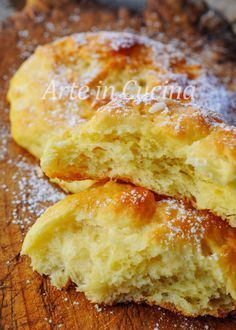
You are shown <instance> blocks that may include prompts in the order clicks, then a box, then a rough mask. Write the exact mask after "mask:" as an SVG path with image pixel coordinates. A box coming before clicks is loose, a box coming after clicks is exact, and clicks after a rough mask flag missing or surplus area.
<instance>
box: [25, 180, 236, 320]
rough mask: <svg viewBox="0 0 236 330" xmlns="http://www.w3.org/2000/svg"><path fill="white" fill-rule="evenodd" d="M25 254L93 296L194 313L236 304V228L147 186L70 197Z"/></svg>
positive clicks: (111, 186)
mask: <svg viewBox="0 0 236 330" xmlns="http://www.w3.org/2000/svg"><path fill="white" fill-rule="evenodd" d="M21 253H22V254H26V255H28V256H30V258H31V264H32V267H33V269H34V270H36V271H37V272H39V273H40V274H46V275H50V278H51V282H52V284H53V285H55V286H56V287H58V288H62V287H63V286H65V285H66V284H67V282H68V280H69V279H71V280H72V281H73V282H74V283H76V285H77V287H78V290H79V291H82V292H84V293H85V295H86V296H87V297H88V298H89V299H90V300H91V301H92V302H96V303H104V304H114V303H118V302H128V301H135V302H147V303H148V304H157V305H159V306H163V307H165V308H168V309H170V310H173V311H179V312H181V313H182V314H184V315H189V316H197V315H205V314H210V315H214V316H224V315H226V314H227V313H229V312H230V311H232V310H234V309H235V299H236V279H235V272H236V262H235V260H236V229H234V228H231V227H230V226H229V225H228V224H227V222H225V221H223V220H221V219H220V218H218V217H216V216H214V215H212V214H211V213H209V212H207V211H198V210H196V209H194V208H192V207H191V206H190V205H189V204H188V203H186V202H184V201H180V200H176V199H173V198H169V197H162V196H155V195H154V194H153V193H152V192H150V191H148V190H146V189H144V188H141V187H135V186H132V185H129V184H118V183H114V182H108V183H106V184H105V185H101V186H97V187H95V188H90V189H87V190H85V191H83V192H80V193H77V194H74V195H70V196H68V197H67V198H65V199H64V200H62V201H60V202H59V203H57V204H55V205H54V206H52V207H50V208H49V209H48V210H47V211H46V212H45V214H44V215H42V216H41V217H40V218H39V219H38V220H37V222H36V223H35V224H34V225H33V226H32V228H31V229H30V231H29V232H28V233H27V235H26V237H25V240H24V244H23V247H22V252H21Z"/></svg>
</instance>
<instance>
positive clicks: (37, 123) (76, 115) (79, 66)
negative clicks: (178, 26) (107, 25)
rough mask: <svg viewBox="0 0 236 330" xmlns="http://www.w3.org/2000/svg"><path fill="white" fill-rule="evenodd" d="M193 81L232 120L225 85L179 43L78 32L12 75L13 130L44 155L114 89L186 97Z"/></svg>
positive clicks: (201, 99) (66, 186)
mask: <svg viewBox="0 0 236 330" xmlns="http://www.w3.org/2000/svg"><path fill="white" fill-rule="evenodd" d="M134 82H135V84H134ZM126 83H127V84H128V85H126ZM188 85H191V86H195V87H196V90H195V95H196V100H197V101H198V102H200V103H203V104H205V103H206V100H207V98H206V94H207V95H209V94H211V91H214V98H210V99H211V102H210V105H211V106H213V107H216V106H215V105H217V108H218V110H219V111H221V110H222V109H223V110H224V112H225V115H226V116H228V115H229V118H231V113H229V114H228V113H227V111H229V110H230V106H229V104H228V103H227V102H226V101H225V100H226V99H227V97H226V94H227V93H225V91H224V97H220V95H221V91H222V86H218V87H220V88H218V87H217V86H216V85H215V83H213V82H212V79H208V76H207V75H206V74H205V73H204V70H203V69H202V68H201V66H200V65H199V64H196V63H195V64H194V63H193V62H192V61H191V60H190V59H186V58H185V57H184V55H183V54H182V53H180V52H179V51H177V50H176V48H175V47H173V46H171V45H169V44H168V45H165V44H162V43H160V42H156V41H152V40H150V39H148V38H145V37H141V36H138V35H134V34H131V33H126V32H125V33H124V32H123V33H121V32H98V33H80V34H76V35H72V36H69V37H65V38H62V39H59V40H57V41H55V42H52V43H50V44H47V45H44V46H39V47H38V48H37V49H36V51H35V53H34V54H33V55H32V56H30V58H29V59H28V60H27V61H25V62H24V63H23V64H22V66H21V67H20V68H19V70H18V71H17V72H16V74H15V75H14V77H13V78H12V80H11V82H10V88H9V92H8V100H9V102H10V120H11V133H12V136H13V138H14V139H15V141H16V142H17V143H18V144H19V145H21V146H22V147H24V148H25V149H27V150H28V151H29V152H30V153H32V154H33V155H34V156H36V157H37V158H40V157H41V155H42V153H43V150H44V147H45V144H46V142H47V141H48V139H49V138H50V137H51V136H52V135H53V134H54V133H55V132H56V133H58V132H59V131H60V130H64V129H70V128H73V127H77V126H78V125H80V123H81V122H83V121H86V120H88V119H90V118H91V117H92V116H93V115H94V113H95V112H96V110H97V108H98V107H99V106H101V105H103V104H106V103H107V102H108V101H109V100H110V93H112V89H111V87H112V86H113V87H114V92H120V91H121V90H122V91H123V89H124V88H125V90H126V91H127V92H130V93H137V92H138V91H140V92H141V93H143V92H146V91H150V90H152V88H153V87H158V86H164V87H165V86H169V87H171V86H172V87H173V89H171V90H170V93H171V96H172V97H179V98H180V99H181V98H182V97H183V95H182V94H183V93H182V92H183V90H184V88H186V87H188ZM212 85H214V87H213V88H212ZM86 87H88V88H89V90H88V89H87V88H86ZM103 87H104V88H103ZM106 87H107V89H106ZM175 87H177V89H175ZM139 88H141V89H140V90H139ZM178 88H180V89H178ZM156 91H158V89H157V90H156ZM216 91H218V93H217V92H216ZM160 92H162V91H160ZM164 92H165V90H164ZM167 93H169V92H168V91H167ZM218 94H219V99H218V98H217V100H216V104H215V103H214V100H215V99H216V96H217V95H218ZM190 96H191V95H190ZM190 100H191V99H189V100H188V101H190ZM222 100H223V102H221V101H222ZM59 183H60V185H61V186H63V188H64V189H67V190H72V191H76V190H77V189H80V188H81V185H80V187H79V188H78V187H77V184H75V182H74V183H72V184H68V183H61V182H59ZM92 183H93V182H91V184H92ZM84 185H85V186H88V185H89V182H87V183H83V186H84Z"/></svg>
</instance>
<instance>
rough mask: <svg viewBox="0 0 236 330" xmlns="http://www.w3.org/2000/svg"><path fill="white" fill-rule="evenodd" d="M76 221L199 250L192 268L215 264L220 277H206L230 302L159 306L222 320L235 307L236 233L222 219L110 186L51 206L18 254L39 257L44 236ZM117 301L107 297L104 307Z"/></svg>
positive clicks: (123, 186)
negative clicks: (220, 287)
mask: <svg viewBox="0 0 236 330" xmlns="http://www.w3.org/2000/svg"><path fill="white" fill-rule="evenodd" d="M79 219H82V222H83V223H84V225H85V224H87V225H92V226H94V228H96V227H98V228H102V227H105V228H108V229H109V228H110V230H112V228H113V229H114V231H115V232H116V231H118V230H122V231H124V232H129V230H130V229H132V233H134V232H135V231H137V230H138V231H139V232H142V233H143V235H146V234H145V233H147V232H148V240H149V244H150V245H151V246H153V247H155V246H156V247H157V248H160V247H161V246H162V247H163V251H168V250H169V251H170V253H173V252H171V251H175V250H176V251H179V250H180V251H183V252H182V253H183V255H184V253H185V252H186V251H197V255H198V258H199V261H198V262H199V264H197V265H198V266H196V267H200V268H199V271H200V269H201V267H204V266H203V265H204V264H205V262H208V261H207V260H215V261H214V263H213V264H212V265H214V267H215V270H214V271H215V272H216V274H221V275H219V276H218V275H217V276H216V277H215V278H214V275H212V274H210V273H209V277H210V278H212V276H213V278H212V280H213V281H216V283H223V291H222V294H226V295H230V297H231V298H230V299H232V302H231V304H229V305H227V306H224V305H220V303H219V304H216V305H215V306H214V303H213V304H212V305H211V306H209V308H206V309H202V310H198V311H195V312H190V311H189V310H187V309H185V308H184V306H180V305H179V306H178V305H176V304H173V303H171V302H170V303H168V302H160V303H159V305H160V306H162V307H164V308H167V309H170V310H171V311H175V312H176V311H177V312H181V313H182V314H183V315H186V316H194V317H195V316H198V315H205V314H206V313H207V314H210V315H213V316H217V317H223V316H226V315H227V314H228V313H229V312H230V311H232V310H234V309H235V304H234V299H235V297H236V278H235V273H236V229H235V228H232V227H230V226H229V225H228V224H227V223H226V222H225V221H223V220H222V219H220V218H218V217H216V216H214V215H213V214H211V213H209V212H207V211H198V210H196V209H194V208H193V207H192V206H191V205H189V203H187V202H185V201H179V200H176V199H173V198H168V197H165V196H158V195H155V194H153V193H152V192H150V191H148V190H146V189H144V188H140V187H135V186H133V185H129V184H121V183H120V184H118V183H114V182H108V183H106V184H105V185H100V186H97V187H95V188H90V189H88V190H86V191H84V192H80V193H77V194H74V195H71V196H68V197H67V198H65V199H64V200H62V201H60V202H59V203H57V204H56V205H54V206H53V207H51V208H49V209H48V210H47V211H46V212H45V214H44V215H43V216H42V217H41V218H40V219H39V220H38V221H37V222H36V224H35V225H34V226H33V227H32V228H31V230H30V232H29V233H28V234H27V236H26V239H25V241H24V244H23V248H22V253H23V254H29V255H31V254H32V253H33V251H34V250H35V249H36V250H37V251H39V253H40V244H42V242H43V244H45V237H47V240H50V236H49V235H50V233H53V234H52V235H53V237H54V236H55V228H57V235H59V232H60V227H61V228H64V226H66V227H65V228H69V227H70V226H71V225H72V224H73V223H74V221H75V223H76V224H77V225H78V224H79V223H80V220H79ZM64 230H65V229H64ZM68 239H69V238H68ZM91 239H92V237H91ZM40 242H41V243H40ZM120 244H122V242H121V243H120ZM185 248H187V250H185ZM111 251H112V247H111ZM184 251H185V252H184ZM37 253H38V252H37ZM111 253H112V252H111ZM191 253H192V252H191ZM37 255H38V254H37ZM179 262H181V261H180V260H179ZM36 269H37V268H36ZM114 272H115V271H114V270H113V274H114ZM218 281H219V282H218ZM217 285H218V284H217ZM189 297H191V292H189ZM134 300H135V299H134ZM210 300H211V299H210ZM213 300H214V299H213ZM124 301H127V300H125V299H124ZM135 301H136V302H142V301H146V302H147V303H149V304H155V301H151V300H149V299H148V300H147V299H145V297H144V299H136V300H135ZM115 302H116V300H112V299H111V301H108V304H113V303H115ZM209 303H210V302H209Z"/></svg>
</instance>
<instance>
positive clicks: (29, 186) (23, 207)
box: [9, 157, 65, 229]
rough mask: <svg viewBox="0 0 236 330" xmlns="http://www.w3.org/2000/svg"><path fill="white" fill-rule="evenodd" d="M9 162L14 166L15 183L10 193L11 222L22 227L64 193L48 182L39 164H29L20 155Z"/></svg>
mask: <svg viewBox="0 0 236 330" xmlns="http://www.w3.org/2000/svg"><path fill="white" fill-rule="evenodd" d="M9 163H10V165H14V166H16V171H15V174H14V175H13V177H12V179H13V182H15V184H16V189H15V191H13V193H12V197H13V198H12V223H14V224H18V225H19V226H20V227H21V229H24V228H25V227H27V226H28V225H30V224H31V223H32V221H34V220H36V218H37V217H39V216H40V215H41V214H42V213H43V212H44V211H45V210H46V208H47V207H48V206H49V205H51V204H54V203H56V202H57V201H58V200H60V199H62V198H63V197H64V196H65V194H64V193H63V192H61V191H59V189H56V188H55V187H54V186H53V185H51V184H50V183H49V182H48V180H47V179H46V178H45V177H44V176H43V174H42V171H41V169H40V168H39V166H34V165H31V164H30V163H29V161H27V159H25V158H23V157H20V158H19V159H18V161H16V162H13V163H12V162H9Z"/></svg>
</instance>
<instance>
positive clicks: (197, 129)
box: [41, 96, 236, 226]
mask: <svg viewBox="0 0 236 330" xmlns="http://www.w3.org/2000/svg"><path fill="white" fill-rule="evenodd" d="M41 164H42V168H43V170H44V171H45V173H46V175H48V176H49V177H50V178H59V179H63V180H70V181H72V180H79V179H95V180H101V179H108V178H111V179H119V180H123V181H127V182H132V183H133V184H136V185H140V186H142V187H145V188H147V189H150V190H153V191H154V192H156V193H159V194H164V195H168V196H175V197H179V196H181V197H184V198H186V199H187V200H189V201H191V202H192V203H193V204H194V205H195V206H196V207H197V208H198V209H209V210H211V211H212V212H213V213H215V214H216V215H219V216H221V217H222V218H224V219H227V220H228V221H229V223H230V224H231V225H232V226H236V128H234V127H232V126H227V125H226V124H224V123H223V122H222V120H221V119H219V118H218V117H217V116H216V115H215V114H214V113H211V112H209V111H208V112H205V111H203V110H201V109H199V108H197V107H193V106H189V105H181V104H180V103H179V102H177V101H175V100H165V101H163V100H161V101H158V102H157V101H153V100H150V99H146V100H145V99H143V100H141V99H140V98H138V99H137V98H134V99H132V100H129V99H127V98H125V97H122V96H120V97H117V98H116V99H114V100H112V101H111V102H110V103H109V104H107V105H105V106H104V107H101V108H100V109H99V110H98V112H97V113H96V115H95V116H94V117H93V118H92V119H91V120H90V121H88V122H87V123H85V124H83V125H82V126H81V128H80V129H79V130H78V129H74V130H70V131H67V132H64V134H61V135H58V136H55V137H54V138H52V139H51V140H50V141H49V142H48V145H47V147H46V148H45V153H44V155H43V157H42V162H41Z"/></svg>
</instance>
